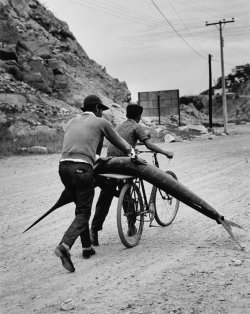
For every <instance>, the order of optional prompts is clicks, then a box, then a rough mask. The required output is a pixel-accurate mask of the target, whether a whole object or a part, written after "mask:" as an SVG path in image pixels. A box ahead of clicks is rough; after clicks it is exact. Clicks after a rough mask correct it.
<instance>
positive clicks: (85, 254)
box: [82, 248, 95, 259]
mask: <svg viewBox="0 0 250 314" xmlns="http://www.w3.org/2000/svg"><path fill="white" fill-rule="evenodd" d="M91 255H95V250H94V249H93V248H91V249H90V250H84V249H83V250H82V257H83V258H84V259H87V258H90V256H91Z"/></svg>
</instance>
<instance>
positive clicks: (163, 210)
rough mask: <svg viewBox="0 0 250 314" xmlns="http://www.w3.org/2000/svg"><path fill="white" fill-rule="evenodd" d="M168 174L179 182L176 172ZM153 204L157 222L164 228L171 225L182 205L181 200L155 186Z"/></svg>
mask: <svg viewBox="0 0 250 314" xmlns="http://www.w3.org/2000/svg"><path fill="white" fill-rule="evenodd" d="M166 173H168V174H170V175H171V176H172V177H173V178H174V179H175V180H177V177H176V175H175V174H174V172H172V171H166ZM152 202H153V204H154V206H155V220H156V222H157V223H158V224H159V225H160V226H162V227H166V226H168V225H170V224H171V223H172V222H173V221H174V219H175V217H176V215H177V212H178V209H179V204H180V202H179V200H177V199H176V198H174V197H173V196H171V195H169V194H168V193H166V192H164V191H163V190H161V189H158V188H157V187H155V186H154V187H153V191H152Z"/></svg>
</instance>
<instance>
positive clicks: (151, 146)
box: [143, 139, 174, 158]
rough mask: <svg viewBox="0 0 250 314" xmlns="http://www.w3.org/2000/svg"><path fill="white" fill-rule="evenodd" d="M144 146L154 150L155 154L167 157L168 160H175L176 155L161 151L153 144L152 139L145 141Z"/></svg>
mask: <svg viewBox="0 0 250 314" xmlns="http://www.w3.org/2000/svg"><path fill="white" fill-rule="evenodd" d="M143 144H144V145H145V146H146V147H147V148H148V149H150V150H152V151H153V152H156V153H160V154H163V155H165V156H167V157H168V158H173V156H174V153H173V152H170V151H166V150H164V149H161V148H160V147H158V146H157V145H155V144H154V143H152V141H151V140H150V139H146V140H144V141H143Z"/></svg>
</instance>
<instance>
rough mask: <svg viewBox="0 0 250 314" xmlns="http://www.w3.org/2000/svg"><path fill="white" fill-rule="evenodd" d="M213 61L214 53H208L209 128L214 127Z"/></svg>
mask: <svg viewBox="0 0 250 314" xmlns="http://www.w3.org/2000/svg"><path fill="white" fill-rule="evenodd" d="M211 61H212V55H210V54H209V55H208V67H209V107H208V108H209V129H210V130H212V128H213V119H212V115H213V113H212V102H213V101H212V94H213V89H212V66H211V63H212V62H211Z"/></svg>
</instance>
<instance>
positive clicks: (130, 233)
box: [117, 183, 144, 248]
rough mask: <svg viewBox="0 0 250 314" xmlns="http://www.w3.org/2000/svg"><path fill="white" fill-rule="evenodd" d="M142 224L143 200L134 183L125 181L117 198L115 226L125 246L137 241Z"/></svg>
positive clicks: (129, 246)
mask: <svg viewBox="0 0 250 314" xmlns="http://www.w3.org/2000/svg"><path fill="white" fill-rule="evenodd" d="M143 224H144V214H143V202H142V197H141V193H140V190H139V188H138V186H137V185H136V184H135V183H126V184H125V185H124V186H123V188H122V190H121V193H120V196H119V200H118V205H117V228H118V233H119V236H120V239H121V241H122V243H123V244H124V245H125V246H126V247H127V248H131V247H134V246H136V245H137V244H138V243H139V241H140V238H141V234H142V230H143Z"/></svg>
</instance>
